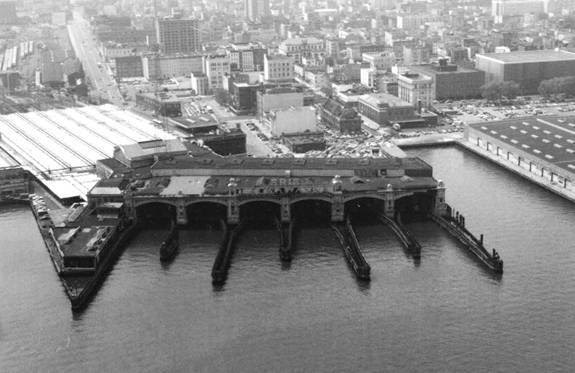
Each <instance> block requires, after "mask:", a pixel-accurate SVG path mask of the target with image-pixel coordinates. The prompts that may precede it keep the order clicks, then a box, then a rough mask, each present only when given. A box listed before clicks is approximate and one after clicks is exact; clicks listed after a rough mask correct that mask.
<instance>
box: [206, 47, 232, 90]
mask: <svg viewBox="0 0 575 373" xmlns="http://www.w3.org/2000/svg"><path fill="white" fill-rule="evenodd" d="M204 69H205V72H206V75H207V77H208V81H209V84H210V90H212V91H213V90H215V89H223V88H224V75H229V74H230V72H231V70H230V60H229V59H228V57H227V56H226V55H210V56H205V57H204Z"/></svg>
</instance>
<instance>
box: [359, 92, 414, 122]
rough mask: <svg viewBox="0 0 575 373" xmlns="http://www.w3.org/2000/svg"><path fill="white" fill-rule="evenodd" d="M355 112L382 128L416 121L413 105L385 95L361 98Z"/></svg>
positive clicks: (370, 95) (371, 95)
mask: <svg viewBox="0 0 575 373" xmlns="http://www.w3.org/2000/svg"><path fill="white" fill-rule="evenodd" d="M357 110H358V111H359V112H360V113H361V114H363V115H365V116H366V117H368V118H369V119H371V120H373V121H374V122H375V123H377V124H379V125H382V126H384V125H390V124H393V123H400V124H401V123H402V122H406V121H411V120H414V119H418V116H417V113H416V111H415V108H414V107H413V105H411V104H410V103H409V102H406V101H403V100H402V99H400V98H399V97H396V96H392V95H390V94H386V93H379V94H368V95H363V96H361V97H360V99H359V103H358V107H357Z"/></svg>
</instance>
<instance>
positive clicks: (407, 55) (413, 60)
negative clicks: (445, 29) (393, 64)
mask: <svg viewBox="0 0 575 373" xmlns="http://www.w3.org/2000/svg"><path fill="white" fill-rule="evenodd" d="M430 58H431V49H430V48H428V47H427V46H425V45H414V46H407V45H404V46H403V64H404V65H407V66H409V65H422V64H424V63H429V59H430Z"/></svg>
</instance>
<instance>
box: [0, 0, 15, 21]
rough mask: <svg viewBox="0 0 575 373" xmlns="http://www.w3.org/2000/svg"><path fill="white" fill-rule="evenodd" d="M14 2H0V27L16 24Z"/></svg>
mask: <svg viewBox="0 0 575 373" xmlns="http://www.w3.org/2000/svg"><path fill="white" fill-rule="evenodd" d="M16 3H17V2H16V1H1V2H0V25H6V24H13V23H17V20H18V17H17V15H16Z"/></svg>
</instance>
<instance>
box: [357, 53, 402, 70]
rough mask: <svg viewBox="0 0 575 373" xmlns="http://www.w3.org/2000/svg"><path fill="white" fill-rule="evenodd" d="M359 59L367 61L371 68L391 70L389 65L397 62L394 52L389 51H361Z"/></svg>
mask: <svg viewBox="0 0 575 373" xmlns="http://www.w3.org/2000/svg"><path fill="white" fill-rule="evenodd" d="M361 59H362V61H363V62H365V63H368V64H369V67H370V68H371V69H373V70H383V71H386V70H391V67H392V66H393V65H395V64H396V62H397V61H396V59H395V54H394V53H393V52H389V51H386V52H371V53H363V54H362V55H361Z"/></svg>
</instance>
